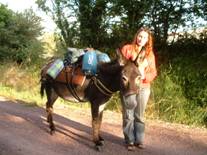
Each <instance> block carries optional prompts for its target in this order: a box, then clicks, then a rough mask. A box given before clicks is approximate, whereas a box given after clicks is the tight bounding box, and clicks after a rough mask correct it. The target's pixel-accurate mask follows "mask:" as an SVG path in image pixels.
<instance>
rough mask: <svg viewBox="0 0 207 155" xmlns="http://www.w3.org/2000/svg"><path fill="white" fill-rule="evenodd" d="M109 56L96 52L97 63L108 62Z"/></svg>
mask: <svg viewBox="0 0 207 155" xmlns="http://www.w3.org/2000/svg"><path fill="white" fill-rule="evenodd" d="M110 61H111V60H110V58H109V56H108V54H106V53H100V54H98V63H99V62H110Z"/></svg>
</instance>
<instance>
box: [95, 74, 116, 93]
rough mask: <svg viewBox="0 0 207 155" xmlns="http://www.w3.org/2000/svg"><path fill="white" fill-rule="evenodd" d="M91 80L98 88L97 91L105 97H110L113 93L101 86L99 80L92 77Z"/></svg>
mask: <svg viewBox="0 0 207 155" xmlns="http://www.w3.org/2000/svg"><path fill="white" fill-rule="evenodd" d="M92 80H93V82H94V84H95V86H96V87H97V88H98V90H99V91H100V92H101V93H103V94H104V95H106V96H111V95H112V94H113V93H114V92H113V91H111V90H109V89H108V88H106V87H105V86H104V85H103V83H102V82H101V81H100V80H98V79H97V78H96V77H92ZM99 85H100V86H101V87H102V88H101V87H100V86H99Z"/></svg>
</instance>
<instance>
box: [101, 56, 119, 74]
mask: <svg viewBox="0 0 207 155" xmlns="http://www.w3.org/2000/svg"><path fill="white" fill-rule="evenodd" d="M121 68H122V67H121V66H120V64H119V63H118V60H117V59H114V60H112V61H110V62H105V63H101V64H99V66H98V69H99V72H101V73H108V74H116V73H117V72H119V71H120V70H121Z"/></svg>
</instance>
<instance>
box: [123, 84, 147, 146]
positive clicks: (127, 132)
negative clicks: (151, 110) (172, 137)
mask: <svg viewBox="0 0 207 155" xmlns="http://www.w3.org/2000/svg"><path fill="white" fill-rule="evenodd" d="M149 96H150V87H143V88H140V90H139V93H138V94H133V95H129V96H123V95H122V94H121V101H122V107H123V116H122V117H123V133H124V138H125V142H126V144H143V141H144V131H145V123H144V113H145V109H146V105H147V102H148V99H149Z"/></svg>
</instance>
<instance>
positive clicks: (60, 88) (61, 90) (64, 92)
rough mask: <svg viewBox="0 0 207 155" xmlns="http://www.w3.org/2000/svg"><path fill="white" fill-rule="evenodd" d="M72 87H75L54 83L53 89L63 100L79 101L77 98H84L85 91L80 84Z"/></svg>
mask: <svg viewBox="0 0 207 155" xmlns="http://www.w3.org/2000/svg"><path fill="white" fill-rule="evenodd" d="M74 88H75V89H73V88H71V87H69V86H67V85H65V84H60V83H56V84H55V86H54V90H55V92H56V93H57V95H58V96H59V97H61V98H63V99H64V100H68V101H71V102H80V101H79V99H80V100H86V99H85V93H84V90H85V89H84V88H83V87H80V86H78V87H74ZM78 98H79V99H78Z"/></svg>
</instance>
